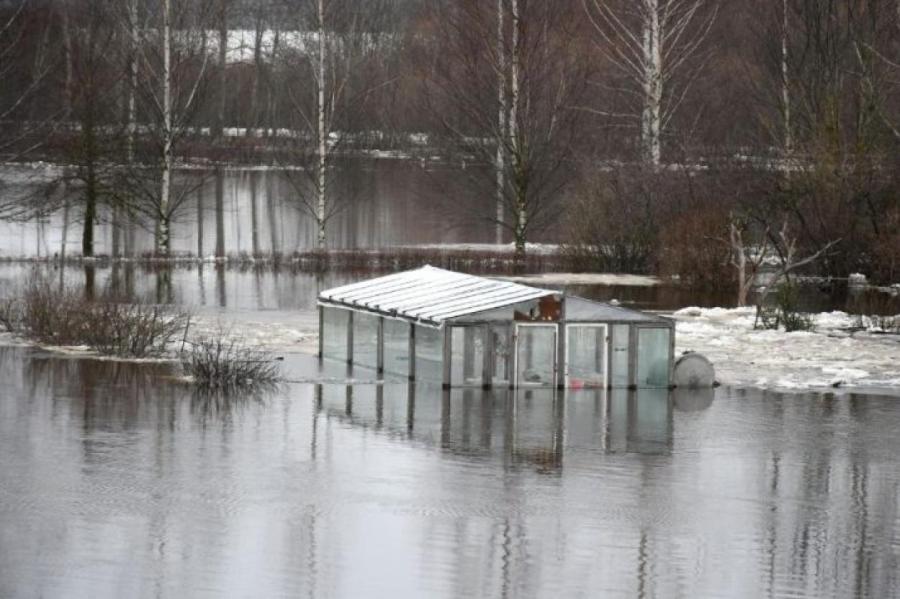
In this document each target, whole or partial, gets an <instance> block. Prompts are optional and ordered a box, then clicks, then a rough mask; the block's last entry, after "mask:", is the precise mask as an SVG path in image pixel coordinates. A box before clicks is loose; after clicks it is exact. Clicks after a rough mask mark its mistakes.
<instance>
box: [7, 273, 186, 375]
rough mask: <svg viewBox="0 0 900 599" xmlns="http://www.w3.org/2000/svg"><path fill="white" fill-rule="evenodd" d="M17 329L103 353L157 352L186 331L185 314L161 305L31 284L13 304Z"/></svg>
mask: <svg viewBox="0 0 900 599" xmlns="http://www.w3.org/2000/svg"><path fill="white" fill-rule="evenodd" d="M18 311H19V312H18V313H17V316H16V318H17V323H15V324H14V326H15V327H16V331H17V332H19V333H21V334H22V335H24V336H26V337H29V338H31V339H34V340H36V341H40V342H42V343H49V344H53V345H86V346H88V347H90V348H91V349H94V350H96V351H98V352H100V353H101V354H104V355H115V356H122V357H129V358H147V357H157V356H160V355H162V354H163V353H165V351H166V349H167V347H168V345H169V343H170V342H171V341H172V340H173V339H175V338H176V337H177V336H178V335H179V334H180V333H181V332H183V331H184V330H185V327H186V325H187V321H188V317H187V314H185V313H183V312H179V311H176V310H173V309H171V308H167V307H162V306H149V305H143V304H126V303H119V302H115V301H113V300H110V299H101V300H88V299H85V298H84V296H83V294H82V293H80V292H79V291H77V290H75V289H67V288H64V289H59V288H55V287H53V286H52V285H50V284H48V283H35V284H33V285H32V286H31V287H30V288H29V289H28V291H27V292H26V293H25V296H24V298H23V299H22V301H21V307H20V308H18Z"/></svg>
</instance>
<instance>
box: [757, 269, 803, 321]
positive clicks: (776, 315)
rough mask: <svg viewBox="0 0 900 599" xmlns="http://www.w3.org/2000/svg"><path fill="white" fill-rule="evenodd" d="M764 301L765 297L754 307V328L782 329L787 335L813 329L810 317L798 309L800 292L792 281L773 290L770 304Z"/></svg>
mask: <svg viewBox="0 0 900 599" xmlns="http://www.w3.org/2000/svg"><path fill="white" fill-rule="evenodd" d="M766 300H767V297H766V296H763V298H762V301H761V302H760V303H758V304H757V305H756V322H755V324H754V326H755V328H757V329H779V328H781V327H784V330H785V331H786V332H788V333H792V332H794V331H811V330H813V329H814V328H815V323H814V322H813V319H812V317H811V316H810V315H809V314H806V313H804V312H801V311H800V309H799V305H800V292H799V288H798V286H797V284H796V283H794V282H793V281H790V280H787V281H783V282H781V283H780V284H779V285H778V287H776V288H775V294H774V296H773V297H772V300H771V304H770V303H768V302H767V301H766Z"/></svg>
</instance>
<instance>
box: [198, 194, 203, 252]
mask: <svg viewBox="0 0 900 599" xmlns="http://www.w3.org/2000/svg"><path fill="white" fill-rule="evenodd" d="M197 257H198V258H200V259H201V260H202V259H203V186H202V185H201V186H200V187H199V188H198V189H197Z"/></svg>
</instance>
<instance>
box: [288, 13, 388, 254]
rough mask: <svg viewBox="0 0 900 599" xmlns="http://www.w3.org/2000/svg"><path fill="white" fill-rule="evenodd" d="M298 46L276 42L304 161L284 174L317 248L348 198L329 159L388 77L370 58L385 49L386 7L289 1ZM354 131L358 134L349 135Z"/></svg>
mask: <svg viewBox="0 0 900 599" xmlns="http://www.w3.org/2000/svg"><path fill="white" fill-rule="evenodd" d="M292 6H293V8H294V9H295V11H294V14H295V15H296V16H297V19H298V20H297V26H296V28H297V30H298V31H299V32H300V36H301V43H300V44H298V45H297V47H290V46H288V45H287V44H283V45H282V47H281V48H282V49H281V56H279V57H278V59H279V65H280V67H281V69H282V73H281V79H282V81H283V82H284V83H286V86H285V87H286V91H287V98H288V105H289V107H290V113H291V123H292V127H293V129H294V130H295V131H296V132H297V134H296V135H295V136H294V137H293V139H292V143H293V152H292V161H293V162H294V166H301V167H303V168H302V169H301V170H299V171H297V170H293V171H290V172H288V173H287V178H288V181H289V182H290V183H291V186H292V190H293V191H294V194H295V195H294V198H295V200H296V203H297V205H298V206H299V207H300V208H301V209H302V210H303V211H304V212H306V213H307V214H309V215H310V216H311V217H312V218H313V219H314V221H315V228H316V242H315V244H316V247H317V248H318V249H319V250H324V249H326V244H327V227H328V223H329V221H330V220H331V219H332V218H333V217H334V216H335V214H337V213H338V212H339V211H340V210H342V209H343V208H345V207H346V206H347V204H348V198H341V197H339V196H337V194H335V193H334V186H333V181H334V173H333V168H334V165H333V163H334V159H335V157H336V156H337V155H338V154H339V153H340V152H341V150H342V149H343V148H344V147H346V146H348V145H350V144H354V145H355V148H356V149H362V147H361V144H364V143H365V137H366V135H365V132H364V131H363V132H359V131H358V130H359V127H358V125H359V122H358V121H359V118H360V116H361V114H362V108H363V105H364V103H365V102H366V101H368V100H369V99H370V97H371V95H372V93H373V92H374V90H375V89H376V88H378V87H380V86H384V85H389V84H390V81H388V80H380V79H378V78H375V77H373V73H377V71H376V70H375V69H369V68H367V65H368V63H370V62H374V61H375V60H377V59H378V55H379V53H386V52H389V51H390V45H389V40H390V36H389V35H383V34H382V31H383V29H384V25H385V23H386V12H385V10H386V5H385V4H384V3H383V2H380V1H377V0H376V1H374V2H368V3H365V5H363V4H361V3H355V2H350V1H347V0H294V4H293V5H292ZM354 129H356V130H357V132H356V133H352V134H351V131H353V130H354Z"/></svg>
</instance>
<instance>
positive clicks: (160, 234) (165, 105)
mask: <svg viewBox="0 0 900 599" xmlns="http://www.w3.org/2000/svg"><path fill="white" fill-rule="evenodd" d="M171 12H172V6H171V0H163V102H162V112H163V160H162V182H161V189H160V198H159V211H158V215H157V218H158V226H157V228H156V231H157V235H156V253H157V254H160V255H162V256H168V255H169V218H170V214H169V194H170V193H171V189H172V166H173V156H172V141H173V133H174V132H173V131H172V40H171V37H172V23H171V19H172V14H171Z"/></svg>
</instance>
